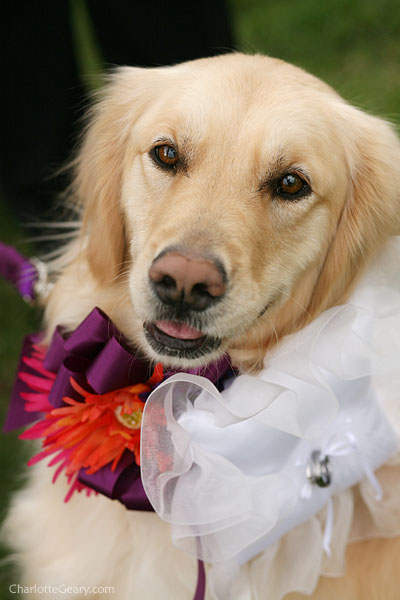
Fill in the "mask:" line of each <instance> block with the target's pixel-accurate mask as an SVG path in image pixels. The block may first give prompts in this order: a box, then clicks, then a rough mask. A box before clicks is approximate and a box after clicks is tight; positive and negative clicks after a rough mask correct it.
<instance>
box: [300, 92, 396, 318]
mask: <svg viewBox="0 0 400 600" xmlns="http://www.w3.org/2000/svg"><path fill="white" fill-rule="evenodd" d="M337 132H338V134H339V135H340V138H341V142H342V144H343V147H344V150H345V155H346V158H347V169H348V180H349V185H348V197H347V199H346V202H345V205H344V207H343V210H342V214H341V216H340V219H339V222H338V225H337V229H336V231H335V233H334V236H333V238H332V241H331V245H330V248H329V251H328V253H327V255H326V259H325V262H324V265H323V268H322V270H321V272H320V275H319V278H318V281H317V284H316V287H315V290H314V294H313V297H312V300H311V304H310V307H309V316H311V317H315V316H316V315H317V314H319V313H320V312H321V311H323V310H325V309H326V308H329V307H330V306H333V305H335V304H340V303H341V302H343V301H345V300H346V298H347V297H348V295H349V294H350V293H351V291H352V288H353V287H354V284H355V283H356V282H357V279H358V277H359V276H360V275H361V274H362V272H363V269H364V267H365V266H366V265H367V264H368V262H369V261H370V260H371V258H372V257H373V256H374V254H375V253H376V252H377V251H378V250H379V248H380V247H381V246H382V245H383V243H384V242H385V240H386V239H387V238H388V237H389V236H390V235H396V234H399V233H400V141H399V139H398V137H397V135H396V133H395V132H394V129H393V128H392V126H391V125H389V124H388V123H386V122H385V121H383V120H381V119H378V118H376V117H372V116H370V115H368V114H366V113H363V112H362V111H360V110H358V109H356V108H353V107H351V106H348V105H346V104H342V105H341V106H340V120H338V129H337Z"/></svg>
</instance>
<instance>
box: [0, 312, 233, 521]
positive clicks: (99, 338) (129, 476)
mask: <svg viewBox="0 0 400 600" xmlns="http://www.w3.org/2000/svg"><path fill="white" fill-rule="evenodd" d="M38 341H40V336H38V335H31V336H27V338H25V341H24V345H23V349H22V356H21V359H20V364H19V368H18V372H21V370H23V371H24V372H25V373H28V374H30V375H33V376H37V372H36V371H35V370H33V369H32V368H30V367H29V365H27V364H26V363H25V362H24V361H23V357H24V356H25V357H26V356H29V355H30V354H31V353H32V352H31V349H32V346H33V344H35V343H38ZM43 368H44V369H45V370H46V371H47V372H49V373H50V374H56V375H55V378H54V381H51V382H50V383H51V385H50V384H49V388H50V393H49V396H48V400H49V402H50V404H51V405H52V406H54V408H58V407H60V406H63V405H65V403H64V402H63V398H64V397H66V396H67V397H69V398H73V399H74V400H77V401H82V397H81V396H80V395H79V394H78V393H77V392H76V391H75V389H74V388H73V387H72V386H71V383H70V379H71V377H72V378H73V379H74V380H75V381H76V382H77V383H78V384H79V385H80V386H82V387H84V388H85V389H88V386H90V388H91V390H90V391H92V392H93V393H95V394H106V393H107V392H111V391H113V390H116V389H120V388H123V387H126V386H128V385H134V384H136V383H140V382H144V381H147V380H148V379H149V377H150V376H151V374H152V371H153V368H154V365H152V364H151V363H149V361H148V360H146V359H144V358H143V357H140V356H137V355H136V356H135V355H134V354H132V352H131V350H130V349H129V345H128V342H127V340H126V339H125V338H124V336H123V335H122V334H121V333H120V332H119V331H118V329H117V328H116V327H115V325H114V324H113V323H112V321H111V320H110V319H109V318H108V317H107V315H106V314H105V313H104V312H103V311H101V310H100V309H99V308H95V309H94V310H93V311H92V312H91V313H90V314H89V315H88V316H87V317H86V319H85V320H84V321H83V322H82V323H81V324H80V325H79V326H78V327H77V329H76V330H75V331H74V332H73V333H71V334H70V335H67V334H66V333H65V332H63V330H62V328H60V327H58V328H57V329H56V331H55V332H54V335H53V338H52V341H51V343H50V346H49V348H48V350H47V352H46V355H45V359H44V361H43ZM175 372H176V371H169V372H168V373H166V374H165V378H167V377H169V376H171V375H172V374H173V373H175ZM188 372H190V373H193V374H201V375H203V376H204V377H207V378H208V379H210V380H211V381H213V382H214V383H216V384H217V386H218V385H222V382H223V379H225V378H226V377H227V376H228V375H229V374H232V373H233V372H232V370H231V368H230V361H229V359H228V357H227V356H223V357H221V358H220V359H219V360H218V361H216V362H214V363H211V364H210V365H208V366H207V367H202V368H201V367H199V368H195V369H191V370H189V371H188ZM29 392H31V389H30V388H29V387H28V385H27V384H26V383H25V381H24V380H23V379H21V378H18V379H17V380H16V382H15V385H14V389H13V393H12V398H11V404H10V408H9V411H8V415H7V419H6V423H5V426H4V429H5V430H6V431H10V430H12V429H15V428H18V427H22V426H25V425H28V424H29V423H31V422H32V421H35V420H37V419H40V418H41V417H42V413H40V412H39V413H38V412H27V411H26V409H25V403H24V400H23V394H24V393H29ZM79 481H80V482H81V483H83V484H84V485H86V486H88V487H90V488H92V489H94V490H96V491H98V492H100V493H102V494H104V495H106V496H108V497H109V498H112V499H118V500H119V501H120V502H122V503H123V504H124V505H125V506H126V507H127V508H129V509H134V510H153V509H152V507H151V505H150V503H149V501H148V499H147V497H146V494H145V492H144V489H143V486H142V481H141V478H140V468H139V467H138V466H137V465H136V464H135V463H133V462H132V454H131V453H130V452H129V451H128V450H125V452H124V454H123V456H122V458H121V459H120V461H119V463H118V466H117V468H116V469H115V471H111V468H110V465H106V466H104V467H102V468H101V469H99V470H98V471H96V472H95V473H93V474H91V475H88V474H87V472H86V469H81V471H80V472H79Z"/></svg>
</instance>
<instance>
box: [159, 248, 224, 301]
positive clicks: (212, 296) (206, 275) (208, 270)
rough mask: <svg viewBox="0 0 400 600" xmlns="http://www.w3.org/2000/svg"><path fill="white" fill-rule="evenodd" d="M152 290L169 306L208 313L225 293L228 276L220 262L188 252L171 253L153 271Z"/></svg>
mask: <svg viewBox="0 0 400 600" xmlns="http://www.w3.org/2000/svg"><path fill="white" fill-rule="evenodd" d="M149 277H150V281H151V283H152V286H153V288H154V290H155V292H156V294H157V296H158V297H159V298H160V300H161V301H162V302H164V303H165V304H172V305H177V304H181V305H182V304H185V305H186V306H187V307H188V308H190V309H192V310H205V309H206V308H208V307H209V306H210V305H211V304H212V303H213V302H215V301H216V300H219V299H220V298H221V297H222V296H223V295H224V293H225V289H226V284H225V280H226V274H225V270H224V268H223V266H222V265H221V264H219V263H218V262H217V261H214V260H210V259H209V258H205V257H203V256H196V255H194V254H190V253H185V252H173V251H171V252H167V253H166V254H163V255H162V256H160V257H159V258H156V259H155V260H154V262H153V264H152V265H151V267H150V269H149Z"/></svg>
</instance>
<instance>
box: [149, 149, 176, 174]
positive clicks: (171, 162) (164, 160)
mask: <svg viewBox="0 0 400 600" xmlns="http://www.w3.org/2000/svg"><path fill="white" fill-rule="evenodd" d="M150 155H151V157H152V158H153V160H154V161H155V162H156V163H157V164H158V165H159V166H160V167H162V168H163V169H173V168H174V167H176V165H177V164H178V160H179V156H178V151H177V149H176V148H174V147H173V146H170V145H169V144H161V145H160V146H155V147H154V148H153V149H152V150H151V152H150Z"/></svg>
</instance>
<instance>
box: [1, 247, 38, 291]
mask: <svg viewBox="0 0 400 600" xmlns="http://www.w3.org/2000/svg"><path fill="white" fill-rule="evenodd" d="M0 275H1V276H2V277H4V278H5V279H7V281H9V282H10V283H12V284H13V285H15V287H16V288H17V290H18V291H19V293H20V294H21V296H22V297H23V298H24V300H27V301H28V302H30V301H31V300H33V299H34V297H35V291H34V287H35V283H36V281H37V279H38V273H37V270H36V268H35V267H34V266H33V264H32V263H31V262H30V261H29V260H28V259H27V258H25V257H24V256H22V254H20V253H19V252H18V251H17V250H16V249H15V248H13V247H12V246H7V244H3V243H2V242H0Z"/></svg>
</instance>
